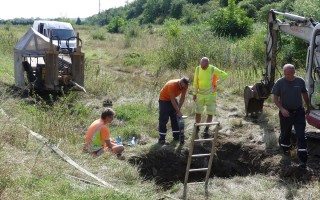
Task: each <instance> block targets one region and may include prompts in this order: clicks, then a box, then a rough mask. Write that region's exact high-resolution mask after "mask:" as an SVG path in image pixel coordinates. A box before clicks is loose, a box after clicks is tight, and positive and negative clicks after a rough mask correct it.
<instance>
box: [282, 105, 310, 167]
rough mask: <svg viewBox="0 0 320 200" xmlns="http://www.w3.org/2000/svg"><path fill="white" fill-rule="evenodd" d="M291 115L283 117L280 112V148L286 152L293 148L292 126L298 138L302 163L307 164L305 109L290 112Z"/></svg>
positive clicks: (298, 151) (299, 155)
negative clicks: (291, 139)
mask: <svg viewBox="0 0 320 200" xmlns="http://www.w3.org/2000/svg"><path fill="white" fill-rule="evenodd" d="M288 111H289V113H290V116H289V117H284V116H282V114H281V112H279V117H280V129H281V133H280V138H279V139H280V140H279V142H280V146H281V147H282V149H283V150H284V151H289V149H290V147H291V141H290V136H291V131H292V126H293V127H294V130H295V132H296V133H295V134H296V138H297V146H298V149H297V153H298V157H299V159H300V161H301V162H303V163H306V162H307V159H308V153H307V141H306V137H305V128H306V119H305V111H304V109H303V107H301V108H298V109H295V110H288Z"/></svg>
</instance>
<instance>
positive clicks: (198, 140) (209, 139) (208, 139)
mask: <svg viewBox="0 0 320 200" xmlns="http://www.w3.org/2000/svg"><path fill="white" fill-rule="evenodd" d="M212 140H214V138H207V139H196V140H194V141H195V142H203V141H212Z"/></svg>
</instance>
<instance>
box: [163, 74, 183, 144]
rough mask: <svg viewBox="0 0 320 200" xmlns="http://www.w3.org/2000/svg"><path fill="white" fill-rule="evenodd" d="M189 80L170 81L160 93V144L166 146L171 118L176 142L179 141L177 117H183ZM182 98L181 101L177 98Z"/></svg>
mask: <svg viewBox="0 0 320 200" xmlns="http://www.w3.org/2000/svg"><path fill="white" fill-rule="evenodd" d="M188 85H189V79H188V78H187V77H183V78H181V79H174V80H170V81H168V82H167V83H166V84H165V85H164V87H163V88H162V89H161V91H160V97H159V135H160V137H159V141H158V142H159V144H165V142H166V134H167V123H168V121H169V118H170V122H171V128H172V134H173V139H174V140H179V135H180V130H179V126H178V121H177V117H181V116H182V113H181V110H180V109H181V107H182V105H183V102H184V100H185V96H186V92H187V90H188ZM179 95H181V96H180V99H179V101H178V100H177V99H176V97H178V96H179Z"/></svg>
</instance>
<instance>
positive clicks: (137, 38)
mask: <svg viewBox="0 0 320 200" xmlns="http://www.w3.org/2000/svg"><path fill="white" fill-rule="evenodd" d="M202 26H203V25H202ZM27 29H28V27H27V26H8V27H1V29H0V33H1V34H0V41H5V42H4V43H5V44H6V46H1V45H0V50H1V52H6V53H2V54H1V55H0V60H1V63H0V108H2V109H3V110H4V111H5V112H6V113H7V114H8V115H9V117H10V118H9V119H8V118H7V117H5V116H4V115H2V114H0V124H1V134H0V195H1V198H4V199H119V200H120V199H121V200H122V199H139V200H140V199H146V200H149V199H160V198H162V197H163V195H164V194H168V193H170V195H171V196H173V197H175V198H181V195H182V190H183V185H182V184H181V183H176V184H175V185H174V186H173V187H172V188H171V189H170V190H168V191H166V190H163V188H161V187H160V186H158V185H156V184H155V183H154V182H152V181H148V180H146V177H141V176H140V173H139V168H138V166H132V165H130V164H129V163H128V162H126V161H121V160H117V159H116V158H115V157H113V156H111V155H109V154H105V155H103V156H101V157H99V158H93V157H91V156H90V155H87V154H84V153H83V152H82V147H83V142H84V138H85V135H84V133H85V131H86V129H87V127H88V126H89V125H90V123H91V122H92V121H93V120H95V119H98V118H99V117H100V113H101V111H102V110H103V109H104V107H103V106H102V102H103V100H105V99H107V98H109V99H111V100H112V101H113V108H114V110H115V111H116V118H115V120H114V121H113V123H112V124H111V125H110V128H111V134H112V137H113V138H115V137H116V136H117V135H121V137H122V138H123V140H124V141H129V140H130V139H131V138H132V137H133V136H135V137H137V138H138V139H139V140H143V141H147V142H148V144H147V145H145V146H136V147H126V150H125V153H124V155H125V156H127V157H129V156H132V155H143V154H144V153H146V152H149V151H150V149H151V148H153V147H152V146H153V145H154V143H155V142H156V138H157V137H158V130H157V126H158V95H159V91H160V89H161V87H162V86H163V85H164V83H165V82H166V81H167V80H169V79H173V78H179V77H181V76H184V75H187V76H189V77H190V78H191V80H192V78H193V72H194V68H195V66H197V65H198V62H199V59H200V58H201V57H202V56H204V55H206V56H209V57H210V58H211V61H212V64H213V65H216V66H218V67H219V68H221V69H223V70H225V71H226V72H227V73H228V74H229V77H228V79H227V80H225V81H224V82H223V83H221V84H220V86H219V87H220V89H219V93H220V94H221V96H220V94H219V101H220V102H221V103H224V101H226V100H227V99H224V98H228V99H232V100H233V101H239V99H240V97H242V94H243V89H244V86H246V85H253V84H254V83H256V82H260V80H261V78H262V73H264V63H263V62H264V58H262V57H264V53H263V51H264V46H263V37H264V32H263V31H264V30H263V28H261V27H260V26H259V25H257V28H256V32H255V33H254V34H253V35H252V36H248V37H247V38H243V39H242V40H239V41H232V40H230V39H228V38H220V37H216V36H214V35H204V34H202V32H199V33H198V32H197V31H199V30H201V27H192V28H190V27H183V29H182V30H183V31H185V35H181V36H177V38H175V39H174V41H173V39H172V38H171V39H168V38H166V37H165V36H163V35H161V27H156V29H155V31H154V32H152V34H151V33H150V32H149V31H148V30H147V29H143V28H141V30H140V28H139V31H138V32H137V33H135V31H137V29H135V27H133V28H132V27H131V33H130V32H128V33H126V34H127V35H124V34H109V33H106V31H105V30H104V29H103V28H98V27H90V26H76V30H77V31H79V32H80V38H81V39H82V40H83V51H84V52H85V55H86V66H85V88H86V90H87V93H86V94H84V93H81V92H70V93H65V94H64V95H63V96H61V97H59V98H58V97H54V96H51V97H48V98H47V99H45V98H40V97H39V96H35V95H34V96H31V97H28V98H26V97H23V96H22V95H21V94H20V93H19V92H17V91H16V90H13V89H12V87H11V86H13V84H14V78H13V75H14V68H13V52H12V50H13V48H14V45H15V42H16V41H17V40H16V39H17V38H20V37H21V36H22V35H23V34H24V32H25V31H26V30H27ZM188 29H189V30H188ZM129 31H130V30H129ZM132 31H133V32H132ZM200 33H201V34H200ZM135 34H137V35H135ZM128 39H130V41H129V42H130V45H128V44H126V40H128ZM127 42H128V41H127ZM1 44H2V43H1ZM177 45H178V47H179V48H177ZM2 50H4V51H2ZM277 76H278V75H277ZM241 100H242V98H241ZM232 106H233V105H232ZM232 106H231V107H232ZM193 109H194V104H193V101H192V97H191V95H187V98H186V102H185V105H184V107H183V108H182V110H183V113H184V114H186V115H188V116H189V118H188V119H187V120H188V123H189V124H192V123H193V119H194V112H193ZM237 109H238V111H239V112H240V111H241V110H242V108H237ZM220 117H221V118H226V117H227V116H220ZM265 117H266V118H268V119H269V120H270V122H268V123H271V124H272V125H275V124H276V123H277V121H278V119H277V116H276V115H273V113H271V112H270V113H266V116H265ZM246 123H247V122H246V121H245V120H242V119H236V120H231V122H230V124H231V125H233V128H234V130H237V129H241V128H246V127H247V124H246ZM19 124H23V125H24V126H26V127H28V128H30V129H31V130H33V131H35V132H37V133H40V134H41V135H43V136H44V137H46V138H48V139H49V141H50V142H51V143H53V144H54V145H56V146H58V147H59V148H60V149H61V150H62V151H63V152H65V153H66V154H67V155H68V156H70V157H71V158H72V159H73V160H74V161H75V162H77V163H78V164H79V165H81V166H83V167H84V168H85V169H87V170H88V171H90V172H92V173H93V174H95V175H97V176H98V177H100V178H102V179H103V180H105V181H107V182H108V183H110V184H112V185H114V186H115V187H116V188H118V189H119V190H120V191H121V193H118V192H115V191H113V190H111V189H105V188H101V187H98V186H93V185H90V184H85V183H83V182H80V181H77V180H74V179H71V178H70V177H68V176H67V175H65V174H69V175H73V176H77V177H79V178H83V179H88V180H90V181H94V182H96V181H95V180H93V179H92V178H90V177H87V176H86V175H84V174H83V173H81V172H79V171H78V170H76V169H74V168H73V167H72V166H70V165H69V164H67V163H66V162H64V161H62V159H61V158H60V157H58V156H57V155H56V154H55V153H53V152H52V151H51V150H50V149H49V148H48V147H46V146H45V145H43V144H42V143H40V142H39V141H37V140H36V139H35V138H33V137H32V136H30V135H29V133H28V132H27V131H26V130H25V129H23V128H22V127H21V126H20V125H19ZM230 124H228V125H230ZM224 125H225V124H224ZM243 138H244V139H242V138H240V139H241V140H246V139H247V138H245V136H244V137H243ZM272 138H274V137H272ZM270 142H274V141H273V140H271V139H270ZM268 144H270V145H271V146H272V145H274V144H273V143H268ZM212 182H213V184H212V185H210V188H209V191H210V195H211V196H210V198H211V197H212V198H213V199H266V198H268V199H285V198H287V197H288V196H287V194H286V192H288V193H290V192H291V193H292V196H293V197H294V198H297V199H299V198H302V197H305V196H304V194H310V192H308V191H312V197H311V198H313V199H317V198H318V197H319V194H320V192H319V190H318V188H319V185H318V183H310V184H307V185H304V186H301V185H299V184H294V183H291V182H288V185H287V186H285V185H284V184H281V180H278V179H275V178H274V177H268V176H267V177H265V176H260V175H253V176H249V177H234V178H230V179H222V178H216V177H215V178H214V180H212ZM279 182H280V183H279ZM254 191H258V192H254ZM284 191H285V192H284ZM188 197H190V198H189V199H202V198H204V190H203V187H202V186H195V187H191V188H190V191H189V192H188Z"/></svg>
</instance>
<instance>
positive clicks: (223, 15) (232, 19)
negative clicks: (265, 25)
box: [209, 0, 253, 37]
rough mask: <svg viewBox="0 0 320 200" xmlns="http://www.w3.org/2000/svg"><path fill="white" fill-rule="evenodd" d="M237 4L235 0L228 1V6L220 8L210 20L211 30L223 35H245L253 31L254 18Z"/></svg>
mask: <svg viewBox="0 0 320 200" xmlns="http://www.w3.org/2000/svg"><path fill="white" fill-rule="evenodd" d="M246 15H247V14H246V12H245V11H244V10H242V9H240V8H238V7H237V6H236V3H235V0H229V1H228V7H227V8H223V9H220V10H218V11H217V12H216V13H215V14H214V16H213V18H212V19H211V20H209V24H210V25H211V30H212V31H214V32H215V33H217V34H218V35H222V36H231V37H243V36H247V35H249V34H250V33H251V32H252V29H253V28H252V23H253V19H251V18H249V17H247V16H246Z"/></svg>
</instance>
